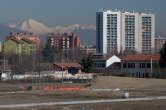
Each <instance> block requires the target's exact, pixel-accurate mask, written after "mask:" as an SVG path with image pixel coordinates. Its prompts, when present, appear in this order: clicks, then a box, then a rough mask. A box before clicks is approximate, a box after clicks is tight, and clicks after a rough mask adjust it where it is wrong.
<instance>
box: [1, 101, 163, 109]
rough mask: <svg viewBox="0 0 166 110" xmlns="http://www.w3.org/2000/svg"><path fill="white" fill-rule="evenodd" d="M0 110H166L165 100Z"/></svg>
mask: <svg viewBox="0 0 166 110" xmlns="http://www.w3.org/2000/svg"><path fill="white" fill-rule="evenodd" d="M81 108H82V109H81ZM83 108H86V109H83ZM0 110H166V100H156V101H133V102H116V103H97V104H80V105H60V106H39V107H29V108H10V109H9V108H1V109H0Z"/></svg>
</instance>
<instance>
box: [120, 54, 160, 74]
mask: <svg viewBox="0 0 166 110" xmlns="http://www.w3.org/2000/svg"><path fill="white" fill-rule="evenodd" d="M159 60H160V54H133V55H127V56H123V57H121V72H123V73H127V74H128V75H129V76H131V77H150V73H152V72H153V66H152V65H153V64H155V63H158V62H159Z"/></svg>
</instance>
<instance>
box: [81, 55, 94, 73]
mask: <svg viewBox="0 0 166 110" xmlns="http://www.w3.org/2000/svg"><path fill="white" fill-rule="evenodd" d="M93 64H94V62H93V57H92V56H88V57H87V58H86V59H82V62H81V66H82V72H85V73H90V72H92V70H93Z"/></svg>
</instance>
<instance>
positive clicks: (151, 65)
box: [151, 57, 153, 73]
mask: <svg viewBox="0 0 166 110" xmlns="http://www.w3.org/2000/svg"><path fill="white" fill-rule="evenodd" d="M152 72H153V61H152V57H151V73H152Z"/></svg>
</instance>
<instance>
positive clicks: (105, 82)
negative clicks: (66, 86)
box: [90, 76, 166, 90]
mask: <svg viewBox="0 0 166 110" xmlns="http://www.w3.org/2000/svg"><path fill="white" fill-rule="evenodd" d="M90 88H100V89H101V88H134V89H140V90H143V89H153V90H166V80H165V79H144V78H128V77H112V76H99V77H97V78H96V79H94V80H93V81H92V85H91V87H90Z"/></svg>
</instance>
